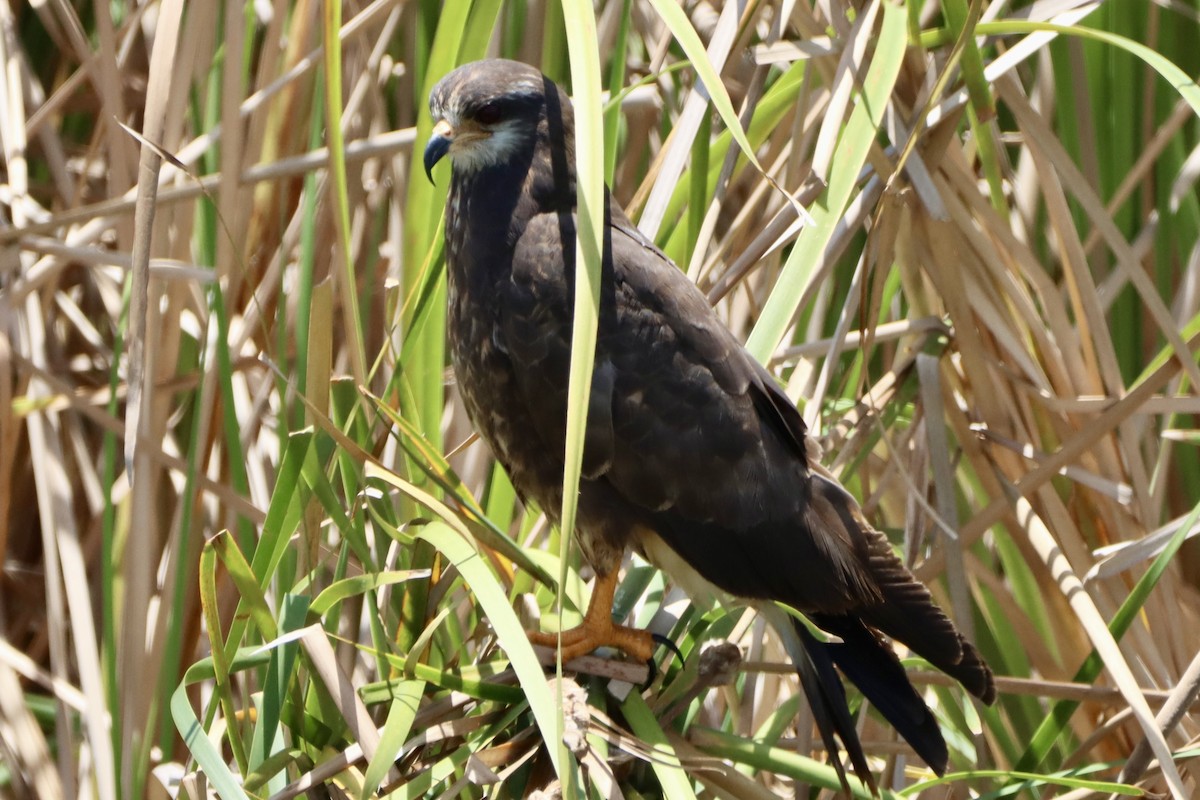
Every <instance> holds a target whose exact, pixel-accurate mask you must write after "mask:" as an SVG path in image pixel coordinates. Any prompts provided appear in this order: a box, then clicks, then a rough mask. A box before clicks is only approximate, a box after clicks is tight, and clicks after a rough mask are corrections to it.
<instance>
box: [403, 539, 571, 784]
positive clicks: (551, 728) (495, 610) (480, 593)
mask: <svg viewBox="0 0 1200 800" xmlns="http://www.w3.org/2000/svg"><path fill="white" fill-rule="evenodd" d="M417 535H418V537H420V538H422V539H424V540H425V541H427V542H429V543H430V544H431V545H432V546H434V547H436V548H437V550H438V551H439V552H441V553H442V554H443V555H444V556H445V557H446V558H447V559H448V560H449V561H450V563H452V564H454V566H455V567H456V568H457V569H458V570H459V572H460V573H461V574H462V577H463V580H464V581H465V582H466V583H467V585H468V586H469V587H471V591H472V593H473V594H474V595H475V598H476V600H477V602H478V603H479V605H480V608H481V609H482V611H483V613H484V614H485V615H486V617H487V619H488V621H489V622H490V623H491V626H492V629H493V630H494V631H495V633H496V638H497V639H498V640H499V642H500V645H501V646H502V647H503V648H504V652H505V653H507V654H508V657H509V659H510V660H511V663H512V666H513V669H514V670H515V671H516V673H517V679H518V680H519V681H520V684H521V688H522V689H523V690H524V692H525V696H526V698H527V699H528V700H529V707H530V709H531V710H532V711H533V716H534V719H535V720H536V721H537V725H538V729H539V730H540V731H541V734H542V737H543V738H544V739H545V741H546V742H547V743H548V744H549V743H550V742H556V741H557V740H556V739H555V738H554V737H555V736H558V735H559V731H560V730H561V725H562V717H561V714H562V706H561V705H560V704H559V703H557V702H556V701H555V698H554V695H553V693H552V692H551V691H550V687H549V685H548V684H547V683H546V678H545V676H544V675H543V673H542V665H541V664H540V663H539V662H538V660H537V656H536V655H535V654H534V652H533V646H532V645H530V644H529V639H528V638H527V637H526V635H525V629H524V628H522V627H521V623H520V620H518V619H517V615H516V612H514V611H513V609H512V606H510V605H509V603H508V596H507V594H506V593H505V591H504V589H503V587H501V586H500V584H499V582H498V581H497V580H496V577H495V575H493V574H492V572H491V570H489V569H488V568H487V566H486V563H485V562H484V561H483V560H482V559H480V558H479V554H478V553H477V552H476V551H475V550H474V549H473V548H472V547H471V545H470V542H469V541H468V540H467V539H466V538H465V537H464V536H463V535H462V532H461V531H455V530H454V529H453V528H451V527H450V526H449V525H446V524H444V523H441V522H432V523H430V524H429V525H427V526H425V527H424V528H423V529H422V530H421V531H420V532H419V533H418V534H417ZM547 753H548V754H549V756H550V760H551V762H552V763H553V764H554V768H555V771H557V772H558V773H559V775H560V779H561V778H562V777H565V774H566V769H565V766H566V765H561V764H560V763H559V761H560V759H561V752H560V751H559V748H558V747H557V746H554V745H550V746H548V747H547Z"/></svg>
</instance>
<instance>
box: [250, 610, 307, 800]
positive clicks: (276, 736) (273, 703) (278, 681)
mask: <svg viewBox="0 0 1200 800" xmlns="http://www.w3.org/2000/svg"><path fill="white" fill-rule="evenodd" d="M308 610H309V605H308V598H307V597H304V596H303V595H293V594H289V595H287V596H285V597H284V598H283V603H282V604H281V608H280V615H279V625H278V628H279V631H280V632H281V633H282V635H283V636H285V637H287V636H288V635H289V634H292V633H294V632H295V631H298V630H300V629H301V628H302V627H303V626H304V621H305V618H306V617H307V615H308ZM299 649H300V647H299V645H298V644H297V643H296V642H295V641H287V642H286V643H284V644H282V646H280V647H275V648H271V650H270V653H271V661H270V663H269V664H268V665H267V669H266V672H265V674H264V675H263V683H262V687H263V691H262V696H261V700H260V701H259V702H258V704H257V711H258V716H257V719H256V720H255V723H254V732H253V734H252V738H251V742H250V752H249V757H248V760H247V767H248V772H247V780H246V782H245V788H246V789H247V790H248V791H251V792H253V791H257V790H258V788H259V785H258V784H255V783H252V782H251V780H250V776H253V775H254V774H255V772H256V771H258V770H259V769H260V768H261V767H262V766H263V765H265V764H267V763H268V762H269V760H270V759H271V758H276V757H279V756H284V757H288V754H287V752H286V748H287V741H286V738H285V727H284V725H283V724H282V722H283V715H284V708H285V706H286V704H287V699H288V697H287V695H288V687H289V686H290V685H291V683H292V674H293V671H294V670H295V668H296V663H297V655H298V653H299ZM285 784H286V773H284V772H282V771H279V772H278V774H275V773H272V777H270V778H269V779H268V780H267V781H265V782H264V784H262V785H263V786H264V787H265V788H266V789H267V791H269V792H272V793H273V792H279V791H281V790H282V789H283V787H284V785H285Z"/></svg>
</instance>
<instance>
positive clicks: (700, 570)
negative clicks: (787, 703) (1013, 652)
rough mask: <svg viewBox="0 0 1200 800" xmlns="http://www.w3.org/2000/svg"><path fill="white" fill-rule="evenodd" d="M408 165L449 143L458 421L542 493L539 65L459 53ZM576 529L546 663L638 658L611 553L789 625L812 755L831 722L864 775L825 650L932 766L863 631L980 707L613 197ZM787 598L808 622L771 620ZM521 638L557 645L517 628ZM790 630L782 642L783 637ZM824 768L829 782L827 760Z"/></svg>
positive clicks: (902, 582)
mask: <svg viewBox="0 0 1200 800" xmlns="http://www.w3.org/2000/svg"><path fill="white" fill-rule="evenodd" d="M430 110H431V111H432V114H433V119H434V122H435V125H434V128H433V134H432V136H431V138H430V140H429V143H428V145H427V146H426V148H425V168H426V171H427V173H429V174H430V177H431V179H432V169H433V166H434V165H435V164H436V163H437V162H438V161H439V160H440V159H441V158H442V157H443V156H449V157H450V160H451V163H452V171H451V178H450V192H449V196H448V198H447V201H446V263H447V267H448V273H449V310H448V328H449V331H450V340H451V349H452V358H453V361H454V368H455V372H456V374H457V380H458V386H459V389H460V391H461V393H462V398H463V402H464V403H465V404H466V408H467V411H468V413H469V414H470V416H471V419H472V421H473V422H474V424H475V426H476V427H477V428H478V430H479V432H480V434H481V435H482V436H483V438H484V439H485V440H486V441H487V443H488V445H489V446H490V447H491V449H492V452H493V453H494V454H495V456H496V458H497V459H499V461H500V463H501V464H502V465H503V466H504V468H505V469H506V470H507V471H508V474H509V475H510V476H511V477H512V481H513V484H514V485H515V486H516V488H517V491H518V492H519V493H520V494H521V496H522V497H523V498H530V499H533V500H535V501H537V503H538V504H539V505H540V506H541V508H542V509H543V510H544V511H545V512H546V513H547V514H549V515H550V516H551V517H554V516H555V515H556V514H557V512H558V510H559V508H560V505H561V501H562V477H563V452H564V449H565V428H566V400H567V372H568V362H569V360H570V346H571V320H572V314H573V310H572V309H573V302H574V274H575V272H574V271H575V262H574V259H575V241H574V239H575V231H576V217H575V179H574V116H573V112H572V109H571V103H570V100H569V99H568V97H567V95H566V94H565V93H564V92H563V91H562V90H560V89H559V88H558V87H557V86H556V85H555V84H554V83H552V82H551V81H550V80H549V79H548V78H546V77H545V76H543V75H542V74H541V73H540V72H539V71H538V70H536V69H534V68H532V67H529V66H527V65H525V64H520V63H517V62H514V61H506V60H499V59H496V60H486V61H478V62H475V63H471V64H467V65H466V66H463V67H460V68H458V69H456V70H454V71H453V72H451V73H450V74H448V75H447V76H446V77H444V78H443V79H442V80H441V81H440V82H439V83H438V84H437V86H436V87H435V88H434V90H433V93H432V95H431V97H430ZM602 236H603V245H604V251H603V266H602V278H603V282H602V296H601V304H600V319H599V330H598V340H597V344H596V359H595V375H594V378H593V381H592V387H591V397H590V405H589V410H588V418H587V431H586V440H585V449H584V455H583V461H584V463H583V478H582V481H581V484H580V487H579V511H578V524H577V530H576V536H577V539H578V542H579V544H580V546H581V548H582V550H583V553H584V555H585V557H586V558H587V560H588V562H589V563H590V564H591V566H592V567H593V568H594V569H595V572H596V585H595V588H594V590H593V592H592V600H591V603H590V605H589V607H588V609H587V612H586V615H585V620H584V623H583V625H581V626H580V627H578V628H575V629H572V630H571V631H567V632H564V634H563V637H562V647H563V653H562V657H563V659H564V660H570V659H571V658H574V657H576V656H578V655H582V654H583V653H585V652H587V651H589V650H591V649H594V648H595V647H597V646H600V645H609V646H615V647H617V648H620V649H621V650H623V651H624V652H626V653H628V654H629V655H631V656H633V657H636V658H638V659H643V660H646V659H649V658H650V657H651V655H652V654H653V650H654V643H653V640H652V638H651V637H650V635H649V634H648V633H646V632H645V631H639V630H634V629H630V628H627V627H624V626H621V625H618V624H616V623H614V622H613V619H612V598H613V590H614V587H615V585H616V582H617V573H618V570H619V567H620V564H621V560H622V557H623V554H624V553H625V550H626V548H630V547H631V548H633V549H634V550H636V551H638V552H640V553H642V554H643V555H644V556H646V558H647V559H648V560H650V561H651V562H652V563H654V564H656V565H658V566H660V567H661V568H663V569H664V570H666V571H667V572H668V573H669V574H670V575H672V577H673V578H675V579H676V581H678V582H679V583H681V584H682V585H683V586H684V587H685V588H687V589H689V591H694V590H695V591H698V590H705V589H713V588H715V589H718V590H720V591H721V592H722V593H723V594H724V595H725V596H732V597H733V598H737V599H739V600H741V601H743V602H748V603H751V604H755V605H756V606H757V607H759V608H760V609H763V610H768V611H774V612H775V614H774V621H775V622H776V623H777V624H778V623H779V621H780V619H782V624H783V625H784V626H789V625H794V626H795V631H796V635H795V636H790V641H792V642H793V643H795V642H802V643H803V646H802V647H796V648H793V650H795V651H796V652H792V653H791V656H792V658H793V660H794V661H795V662H796V666H797V669H798V671H799V672H800V675H801V678H802V685H803V686H804V690H805V693H806V694H807V695H808V700H809V702H810V704H811V706H812V708H813V713H814V718H815V720H816V722H817V725H818V728H819V730H820V732H821V735H822V737H823V739H824V742H825V744H826V746H827V747H828V748H829V750H830V753H831V754H832V753H836V749H835V747H836V741H835V740H834V738H833V737H834V735H835V734H836V736H837V737H838V738H840V739H841V742H842V745H843V746H844V747H845V749H846V751H847V753H848V754H849V756H850V758H851V762H852V765H853V767H854V769H855V772H857V773H858V774H859V775H860V776H861V777H862V778H863V779H864V781H865V782H867V783H868V784H869V785H871V786H872V787H873V786H874V783H873V780H872V778H871V775H870V773H869V771H868V769H867V766H866V760H865V757H864V756H863V753H862V748H861V745H860V743H859V741H858V738H857V735H856V733H855V729H854V725H853V722H852V721H851V719H850V716H849V711H848V709H847V705H846V698H845V693H844V690H843V688H842V684H841V681H840V680H839V678H838V677H837V673H836V671H835V670H834V666H833V665H835V664H836V665H837V667H838V668H840V670H841V672H842V673H843V674H844V675H845V676H846V677H847V678H849V679H850V680H851V681H853V682H854V683H855V684H856V685H857V686H858V687H859V689H860V690H861V691H862V692H863V694H864V695H865V696H866V697H867V698H868V699H869V700H870V701H871V702H872V703H874V704H875V706H876V707H877V708H878V709H879V710H880V712H881V713H882V714H883V715H884V716H885V717H886V718H887V719H888V720H889V721H890V722H891V723H892V725H894V726H895V727H896V729H897V730H898V731H899V732H900V733H901V734H902V735H903V736H904V738H905V739H906V740H908V742H909V743H910V744H911V745H912V746H913V747H914V748H915V750H916V751H917V753H918V754H919V755H920V756H921V757H922V758H923V759H924V760H925V762H926V763H927V764H929V766H930V767H932V768H933V769H934V770H935V771H937V772H939V773H940V772H942V771H943V770H944V769H945V768H946V764H947V752H946V745H945V742H944V740H943V738H942V735H941V733H940V731H939V729H938V726H937V724H936V722H935V720H934V717H933V714H932V713H931V712H930V710H929V709H928V708H927V707H926V705H925V703H924V702H923V701H922V699H921V697H920V696H919V695H918V694H917V692H916V691H915V690H914V689H913V687H912V685H911V684H910V683H909V681H908V679H907V677H906V675H905V672H904V669H903V668H902V667H901V664H900V661H899V660H898V659H897V657H896V655H895V654H894V652H893V651H892V648H891V646H890V645H889V644H888V643H887V642H886V640H885V639H884V638H883V636H887V637H890V638H892V639H896V640H899V641H901V642H903V643H904V644H905V645H907V646H908V647H909V648H910V649H911V650H913V651H914V652H916V653H918V654H919V655H921V656H923V657H924V658H925V659H927V660H928V661H930V662H931V663H932V664H934V665H935V666H936V667H938V668H939V669H941V670H942V671H944V672H946V673H948V674H950V675H952V676H953V677H954V678H956V679H957V680H958V681H959V682H961V683H962V684H963V686H965V687H966V689H967V690H968V691H969V692H971V694H973V695H975V696H976V697H978V698H980V699H981V700H983V701H984V702H985V703H991V702H992V700H993V699H994V697H995V688H994V686H993V683H992V674H991V671H990V670H989V669H988V666H987V665H986V664H985V663H984V661H983V659H982V658H981V657H980V655H979V653H978V652H977V651H976V650H975V648H974V647H972V646H971V645H970V644H969V643H968V642H967V641H965V640H964V639H963V637H962V635H961V634H960V633H959V632H958V631H957V630H956V629H955V627H954V624H953V623H952V622H951V621H950V619H949V618H948V617H946V615H945V614H944V613H943V612H942V611H941V609H939V608H938V607H937V606H936V605H935V604H934V602H933V599H932V597H931V596H930V594H929V591H928V590H927V589H926V588H925V586H923V585H922V584H920V583H919V582H918V581H917V580H916V579H915V578H914V577H913V575H912V574H911V573H910V572H909V571H908V570H907V569H906V568H905V567H904V565H903V564H902V563H901V562H900V561H899V560H898V559H897V557H896V555H895V553H894V552H893V550H892V548H891V546H890V545H889V543H888V541H887V539H886V538H885V537H884V536H883V535H882V534H881V533H879V532H878V531H876V530H875V529H873V528H872V527H871V526H870V525H869V524H868V523H867V522H866V520H865V519H864V518H863V516H862V513H861V511H860V509H859V506H858V504H857V503H856V502H855V500H854V498H852V497H851V496H850V495H849V494H848V493H847V492H846V490H845V489H843V488H842V486H841V485H839V484H838V482H837V481H836V480H835V479H834V478H833V477H832V476H831V475H830V474H829V473H828V472H826V471H825V470H823V469H822V468H821V467H820V466H819V465H818V464H817V463H816V462H815V459H814V458H813V457H812V456H813V451H814V448H812V446H811V445H810V441H809V439H808V436H807V431H806V429H805V425H804V422H803V420H802V419H801V417H800V414H799V413H798V412H797V411H796V408H795V406H793V404H792V403H791V402H790V401H789V400H788V398H787V396H786V395H785V394H784V393H783V391H782V390H781V389H780V388H779V387H778V386H777V385H776V383H775V381H774V380H773V379H772V377H771V375H770V374H768V373H767V371H766V370H765V369H763V367H762V366H761V365H759V364H758V363H757V362H756V361H755V360H754V359H753V358H752V357H751V356H750V355H749V354H748V353H747V352H746V351H745V349H743V347H742V345H741V344H740V343H739V342H738V341H737V339H735V338H734V336H733V334H731V333H730V332H729V331H728V330H727V329H726V328H725V327H724V326H723V325H722V324H721V322H720V321H719V320H718V318H717V316H716V314H715V313H714V312H713V311H712V309H711V308H710V306H709V304H708V302H707V301H706V300H705V298H704V296H703V295H702V294H701V293H700V291H699V290H698V289H697V288H696V287H695V286H694V285H693V284H692V283H691V282H690V281H689V280H688V279H687V277H686V276H685V275H684V274H683V273H682V272H681V271H680V270H679V269H678V268H677V267H676V266H675V265H674V264H672V263H671V261H670V260H668V259H667V257H666V256H665V255H663V253H662V252H661V251H660V250H659V249H658V248H657V247H656V246H655V245H654V244H653V243H652V242H651V241H649V240H648V239H647V238H646V237H645V236H643V235H642V234H641V233H640V232H639V231H638V229H637V228H636V227H635V226H634V225H633V223H631V222H630V221H629V219H628V218H627V217H626V216H625V214H624V213H623V212H622V211H621V209H620V207H619V206H618V205H617V204H616V203H615V202H613V201H612V200H611V199H609V200H608V203H607V209H606V225H605V226H604V229H603V234H602ZM771 601H780V602H782V603H785V604H787V605H789V606H791V607H792V608H795V609H798V610H800V611H802V612H804V613H805V614H806V615H807V616H808V618H809V619H810V620H811V621H812V622H813V623H815V624H816V625H817V626H818V627H819V628H821V629H822V630H824V631H826V632H828V633H830V634H833V637H831V638H830V639H829V641H821V640H819V639H818V638H817V637H815V636H814V635H813V634H812V633H811V632H810V631H809V629H808V628H807V627H805V626H804V625H801V624H798V623H795V622H794V621H792V620H791V619H790V617H787V616H786V615H783V614H780V613H779V608H778V606H776V605H775V603H773V602H771ZM530 636H531V638H532V639H533V640H534V641H535V642H538V643H547V644H553V643H554V642H555V641H556V638H555V637H553V636H548V635H546V634H536V633H534V634H530ZM784 638H785V639H788V638H789V637H784ZM834 764H835V765H836V766H837V767H838V772H839V776H840V777H841V780H842V781H843V784H845V775H844V774H843V773H842V770H841V765H840V762H839V761H838V760H837V759H836V758H835V759H834Z"/></svg>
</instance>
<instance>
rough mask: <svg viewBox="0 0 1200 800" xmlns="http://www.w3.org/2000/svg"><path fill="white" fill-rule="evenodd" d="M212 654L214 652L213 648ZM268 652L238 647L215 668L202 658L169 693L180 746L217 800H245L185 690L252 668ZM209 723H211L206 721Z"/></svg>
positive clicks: (260, 663) (264, 660)
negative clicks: (237, 650) (197, 766)
mask: <svg viewBox="0 0 1200 800" xmlns="http://www.w3.org/2000/svg"><path fill="white" fill-rule="evenodd" d="M213 652H214V654H215V653H216V651H215V650H214V651H213ZM270 659H271V654H270V653H269V652H263V651H252V650H242V651H240V652H239V653H238V654H237V655H236V656H235V657H234V659H233V660H232V661H231V662H230V663H229V664H228V665H226V666H225V667H223V668H222V669H219V670H218V669H217V667H216V665H215V663H214V659H213V658H205V659H202V660H200V661H197V662H196V663H195V664H192V666H190V667H188V670H187V672H186V673H184V676H183V680H182V681H180V682H179V686H178V687H177V688H176V689H175V692H174V694H172V695H171V716H172V718H174V720H175V727H176V728H177V729H178V730H179V735H180V736H181V737H183V741H184V745H185V746H186V747H187V749H188V751H189V752H191V754H192V756H193V757H194V758H195V759H196V763H197V764H198V765H199V766H200V768H201V769H203V770H204V775H205V777H206V778H207V779H208V781H209V782H210V783H211V784H212V786H213V788H214V789H215V790H216V791H217V795H218V796H219V797H220V798H221V800H248V798H247V796H246V793H245V792H243V791H242V787H241V785H240V783H239V781H238V778H237V777H236V776H235V775H234V774H233V772H232V771H231V770H230V769H229V767H228V766H226V764H225V759H224V757H223V756H222V754H221V751H220V750H219V749H218V748H217V747H216V745H214V744H213V743H212V742H211V741H210V740H209V739H208V736H207V735H206V728H205V727H204V726H202V725H201V724H200V720H199V719H198V718H197V717H196V712H195V711H193V710H192V704H191V701H190V700H189V699H188V690H189V689H190V688H191V687H193V686H195V685H196V684H198V683H200V682H201V681H209V680H213V679H214V678H216V677H217V676H218V674H224V675H229V674H233V673H235V672H240V671H242V670H246V669H256V668H258V667H262V666H266V665H267V664H269V663H270ZM210 724H211V723H210Z"/></svg>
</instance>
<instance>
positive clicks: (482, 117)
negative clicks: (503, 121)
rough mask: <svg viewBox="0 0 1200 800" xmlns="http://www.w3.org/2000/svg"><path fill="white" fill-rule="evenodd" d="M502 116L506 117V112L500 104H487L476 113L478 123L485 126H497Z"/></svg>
mask: <svg viewBox="0 0 1200 800" xmlns="http://www.w3.org/2000/svg"><path fill="white" fill-rule="evenodd" d="M502 116H504V112H503V110H502V109H501V108H500V104H499V103H485V104H484V105H482V106H481V107H480V108H479V110H478V111H477V112H475V119H476V121H478V122H481V123H483V124H484V125H495V124H496V123H497V122H499V121H500V118H501V117H502Z"/></svg>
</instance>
